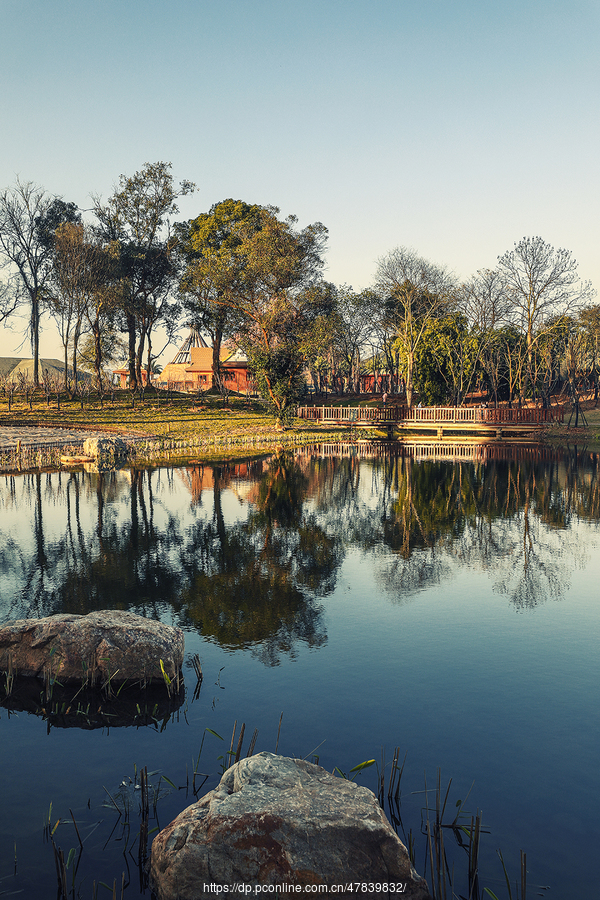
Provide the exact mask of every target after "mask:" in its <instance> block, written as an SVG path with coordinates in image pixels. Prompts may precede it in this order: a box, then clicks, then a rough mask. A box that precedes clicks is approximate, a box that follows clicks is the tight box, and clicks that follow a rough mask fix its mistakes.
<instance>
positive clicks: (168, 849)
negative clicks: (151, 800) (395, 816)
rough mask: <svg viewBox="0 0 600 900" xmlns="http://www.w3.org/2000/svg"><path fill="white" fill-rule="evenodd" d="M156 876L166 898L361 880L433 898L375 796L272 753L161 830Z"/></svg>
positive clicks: (416, 899)
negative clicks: (230, 888) (236, 887)
mask: <svg viewBox="0 0 600 900" xmlns="http://www.w3.org/2000/svg"><path fill="white" fill-rule="evenodd" d="M150 871H151V879H152V882H153V888H154V890H155V892H156V893H157V896H158V897H159V898H160V900H170V898H175V897H177V898H178V900H200V898H203V897H209V896H213V894H214V887H213V886H214V885H223V886H224V885H232V884H240V883H241V884H244V885H285V886H289V885H329V886H332V885H335V886H336V887H337V886H338V885H342V884H344V885H345V884H348V883H350V882H357V881H358V882H365V883H367V884H373V885H377V884H379V885H382V884H385V885H391V884H394V885H399V884H403V885H404V886H405V887H404V890H403V891H402V896H403V897H409V898H411V900H427V898H429V897H430V895H429V893H428V891H427V884H426V882H425V881H424V879H422V878H421V877H420V876H419V875H418V874H417V873H416V872H415V870H414V869H413V867H412V865H411V863H410V860H409V858H408V853H407V850H406V847H405V846H404V844H403V843H402V842H401V841H400V839H399V838H398V836H397V835H396V834H395V832H394V831H393V829H392V827H391V826H390V824H389V822H388V820H387V819H386V817H385V815H384V813H383V810H382V809H381V807H380V806H379V803H378V802H377V798H376V797H375V795H374V794H373V793H372V792H371V791H369V790H367V788H364V787H360V786H359V785H357V784H355V783H354V782H351V781H346V780H344V779H342V778H336V777H334V776H333V775H330V774H329V773H328V772H327V771H325V769H323V768H321V767H320V766H316V765H313V764H312V763H308V762H305V761H304V760H301V759H288V758H286V757H282V756H275V755H274V754H273V753H266V752H263V753H259V754H257V755H256V756H253V757H250V758H249V759H244V760H241V761H240V762H239V763H236V764H235V765H234V766H232V767H231V768H230V769H228V770H227V772H225V774H224V775H223V778H222V779H221V782H220V783H219V785H218V786H217V787H216V788H215V790H213V791H211V792H210V793H208V794H206V796H205V797H203V798H202V799H201V800H199V801H198V802H197V803H194V804H193V805H192V806H189V807H188V808H187V809H185V810H184V811H183V812H182V813H181V814H180V815H179V816H178V817H177V818H176V819H175V820H174V821H173V822H171V824H170V825H168V826H167V828H165V829H163V831H161V832H160V834H159V835H158V836H157V837H156V838H155V840H154V843H153V844H152V851H151V870H150ZM383 890H385V888H384V889H383ZM399 890H400V889H399V888H398V887H395V891H396V892H398V891H399ZM337 892H338V893H343V891H342V890H339V891H337Z"/></svg>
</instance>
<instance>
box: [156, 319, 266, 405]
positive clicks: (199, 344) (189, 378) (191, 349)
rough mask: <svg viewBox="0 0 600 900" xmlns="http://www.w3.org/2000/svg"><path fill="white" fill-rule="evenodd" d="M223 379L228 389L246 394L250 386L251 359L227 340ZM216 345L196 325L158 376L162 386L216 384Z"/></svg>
mask: <svg viewBox="0 0 600 900" xmlns="http://www.w3.org/2000/svg"><path fill="white" fill-rule="evenodd" d="M220 359H221V381H222V384H223V387H224V388H225V390H227V391H235V392H237V393H247V392H248V390H249V388H251V386H250V384H249V381H250V379H249V377H248V360H247V358H246V356H245V355H244V354H243V353H242V352H241V351H240V350H237V349H236V348H235V347H232V346H230V345H229V344H228V343H225V344H223V346H222V347H221V352H220ZM212 365H213V348H212V347H211V346H210V345H209V344H207V343H206V341H205V340H204V338H203V337H202V335H201V334H200V332H199V331H197V330H196V329H195V328H190V332H189V334H188V336H187V338H186V339H185V341H184V343H183V344H182V345H181V347H180V348H179V350H178V351H177V353H176V354H175V356H174V357H173V360H172V361H171V362H170V363H168V364H167V365H166V366H165V367H164V369H163V370H162V372H161V374H160V375H159V377H158V379H157V383H158V386H159V387H162V388H165V389H170V390H174V391H188V392H196V391H207V390H209V389H210V388H211V387H212V386H213V382H214V379H213V368H212Z"/></svg>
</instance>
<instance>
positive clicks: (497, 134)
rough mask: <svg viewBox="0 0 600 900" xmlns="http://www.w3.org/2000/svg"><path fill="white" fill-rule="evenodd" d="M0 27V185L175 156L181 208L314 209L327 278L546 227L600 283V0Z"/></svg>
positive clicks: (418, 4) (71, 181)
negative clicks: (190, 184) (234, 204)
mask: <svg viewBox="0 0 600 900" xmlns="http://www.w3.org/2000/svg"><path fill="white" fill-rule="evenodd" d="M0 42H1V45H0V46H1V52H0V73H1V84H2V90H1V95H0V123H1V128H2V141H1V142H0V187H1V188H4V187H8V186H9V185H11V184H13V183H14V180H15V177H16V176H17V175H18V176H20V178H21V179H22V180H25V181H34V182H36V183H38V184H40V185H42V186H43V187H45V188H46V189H47V190H48V191H49V192H51V193H56V194H59V195H62V196H63V197H64V199H65V200H69V201H74V202H75V203H77V204H78V205H79V206H80V207H82V208H88V207H89V206H90V205H91V203H90V194H92V193H98V194H101V195H102V196H104V197H106V196H108V194H110V192H111V190H112V188H113V186H114V184H115V183H116V181H117V179H118V177H119V175H120V174H121V173H123V174H126V175H131V174H133V173H134V172H135V171H137V170H138V169H139V168H141V166H142V165H143V164H144V163H145V162H147V161H148V162H155V161H158V160H164V161H170V162H172V164H173V174H174V177H175V179H176V180H179V179H182V178H188V179H191V180H192V181H195V182H196V183H197V185H198V191H197V192H196V193H195V194H193V195H192V196H191V197H186V198H184V200H183V202H182V205H181V216H180V218H185V219H187V218H191V217H192V216H195V215H197V214H198V213H200V212H204V211H207V210H208V209H209V207H210V206H211V205H212V204H213V203H215V202H218V201H220V200H223V199H225V198H227V197H233V198H236V199H243V200H246V201H248V202H252V203H262V204H273V205H276V206H279V207H280V209H281V211H282V213H283V214H284V215H288V214H289V213H295V214H296V215H298V217H299V220H300V225H301V226H304V225H307V224H309V223H310V222H314V221H321V222H323V223H324V224H325V225H326V226H327V227H328V229H329V232H330V239H329V252H328V256H327V263H328V266H327V270H326V272H325V277H327V278H328V279H329V280H331V281H334V282H335V283H337V284H341V283H347V284H351V285H353V286H354V288H355V289H360V288H363V287H367V286H368V285H369V284H370V283H371V282H372V279H373V276H374V272H375V264H376V260H377V258H378V257H379V256H381V255H383V254H385V253H386V252H387V251H389V250H391V249H392V248H393V247H396V246H399V245H407V246H410V247H414V248H415V249H416V250H417V251H418V252H419V253H420V254H421V255H423V256H425V257H428V258H430V259H431V260H433V261H435V262H437V263H443V264H446V265H447V266H449V267H450V268H451V269H453V270H454V272H455V273H456V274H457V275H458V276H459V277H461V278H467V277H468V276H469V275H471V274H473V273H474V272H475V271H476V270H477V269H480V268H485V267H492V266H494V265H495V262H496V259H497V257H498V255H500V254H502V253H503V252H504V251H506V250H508V249H511V248H512V246H513V244H514V243H515V242H516V241H518V240H520V238H522V237H523V236H524V235H534V234H539V235H541V236H542V237H543V238H544V239H545V240H547V241H549V242H550V243H552V244H553V245H554V246H555V247H566V248H567V249H569V250H572V251H573V253H574V255H575V256H576V258H577V259H578V261H579V264H580V274H581V275H582V276H583V277H584V278H586V279H588V278H589V279H591V280H592V281H593V282H594V284H595V286H596V287H597V288H600V262H599V259H598V247H599V240H598V239H599V229H598V224H599V208H600V203H599V201H600V196H599V195H600V190H599V187H600V169H599V165H598V144H599V137H600V115H599V108H598V106H599V104H598V97H599V88H600V54H599V52H598V47H599V46H600V4H599V3H598V2H597V0H519V2H515V0H502V2H491V0H489V2H486V0H293V2H292V0H219V2H215V0H170V2H166V0H161V2H159V0H143V2H142V0H118V2H114V0H96V2H92V0H51V2H48V0H43V2H42V0H26V2H23V0H0ZM19 341H20V336H19V334H18V333H17V329H15V331H14V333H13V334H11V333H10V332H7V331H6V330H3V329H2V326H0V354H1V355H8V354H12V353H14V352H15V351H16V349H17V345H18V343H19ZM59 348H60V344H59V342H58V340H57V338H56V337H55V334H54V328H53V325H52V324H51V322H49V321H47V322H46V323H45V330H44V333H43V334H42V341H41V350H42V355H43V356H55V355H57V353H58V350H59ZM27 353H28V349H27V345H26V346H25V347H24V348H23V349H22V351H21V352H20V354H19V355H27Z"/></svg>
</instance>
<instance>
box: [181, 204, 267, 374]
mask: <svg viewBox="0 0 600 900" xmlns="http://www.w3.org/2000/svg"><path fill="white" fill-rule="evenodd" d="M242 224H244V225H245V230H246V231H247V230H248V229H252V227H253V226H254V227H256V228H258V227H260V207H259V206H256V205H250V204H248V203H244V202H243V201H242V200H232V199H229V200H223V201H221V203H215V204H213V206H211V208H210V210H209V212H208V213H202V214H201V215H199V216H197V218H195V219H192V220H190V221H189V222H186V223H179V224H177V225H176V226H175V233H176V235H177V238H178V253H179V254H180V256H181V258H182V260H183V272H182V274H181V277H180V280H179V291H180V293H181V294H182V295H183V297H184V298H185V300H184V302H185V306H186V309H187V310H188V312H189V314H190V316H191V320H192V323H193V324H194V325H195V326H196V327H197V328H198V329H199V330H202V331H206V332H207V333H208V334H209V335H210V337H211V340H212V347H213V362H212V370H213V383H214V384H216V385H218V386H219V387H220V386H221V345H222V342H223V339H224V337H230V336H231V335H232V334H233V332H234V331H235V325H236V324H237V322H238V319H239V315H238V313H237V311H236V310H235V309H233V308H232V307H231V306H230V305H229V304H228V303H227V296H228V292H229V291H230V290H231V289H232V287H234V284H235V279H236V276H237V272H236V268H235V265H232V260H233V257H234V256H235V252H236V250H238V249H239V247H240V245H241V242H242V237H241V234H240V226H241V225H242Z"/></svg>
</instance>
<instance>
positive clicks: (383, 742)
mask: <svg viewBox="0 0 600 900" xmlns="http://www.w3.org/2000/svg"><path fill="white" fill-rule="evenodd" d="M599 465H600V463H599V458H598V456H597V455H596V454H590V453H586V452H584V451H581V450H577V448H574V449H572V450H570V451H561V450H552V449H550V448H544V447H538V446H535V445H520V446H517V447H514V448H511V447H510V446H508V445H503V444H497V445H483V446H481V447H477V446H473V445H464V446H461V445H453V444H443V445H429V446H427V445H424V446H415V447H412V448H411V447H409V446H404V447H403V446H402V445H398V444H394V443H390V444H385V443H383V444H368V443H359V444H348V445H335V446H325V445H324V446H315V447H310V448H305V449H304V450H301V451H299V452H297V453H295V454H293V455H292V454H284V453H281V454H279V455H276V456H273V457H271V458H268V459H260V460H254V461H248V462H244V463H236V464H230V465H222V466H214V467H211V466H208V465H202V464H201V463H197V464H196V463H189V464H188V465H186V466H185V467H182V468H155V469H144V470H134V469H123V470H120V471H116V472H110V473H104V474H98V473H94V472H92V471H90V472H86V471H73V472H64V471H63V472H42V473H33V474H31V473H29V474H11V475H1V476H0V511H1V512H0V622H6V621H8V620H11V619H16V618H23V617H37V616H45V615H50V614H53V613H59V612H74V613H87V612H90V611H91V610H95V609H105V608H115V609H117V608H118V609H130V610H132V611H134V612H137V613H139V614H142V615H146V616H149V617H152V618H157V619H160V620H162V621H163V622H166V623H168V624H176V625H178V626H180V627H181V628H182V629H183V630H184V631H185V639H186V660H185V666H184V677H185V692H184V693H182V694H181V696H180V697H179V698H178V699H177V700H176V701H175V700H173V701H171V702H170V703H169V701H168V699H167V698H165V697H164V695H163V696H161V697H160V698H158V699H155V698H151V700H149V701H148V702H146V705H145V706H144V705H143V704H144V702H145V701H141V703H142V705H141V706H140V700H139V698H137V699H135V700H134V701H133V700H132V701H131V702H130V705H129V707H128V708H127V702H128V701H127V698H126V697H125V695H124V696H123V697H119V698H113V701H112V704H113V705H112V706H111V702H108V703H107V704H105V705H104V706H102V709H101V710H100V712H98V711H97V710H96V709H95V708H90V705H89V704H88V706H87V707H86V708H85V709H83V708H80V709H79V711H78V714H77V715H75V714H74V712H73V708H72V707H73V705H74V701H73V699H72V698H71V699H68V698H67V700H61V695H60V693H59V692H57V694H55V695H54V696H53V697H52V698H46V699H45V700H44V698H40V700H39V701H37V700H36V697H34V698H33V700H32V699H31V696H29V697H28V699H27V698H25V694H23V696H21V695H20V694H19V692H16V693H15V695H14V696H12V695H11V697H8V698H7V699H5V700H4V703H3V706H0V739H1V740H0V760H1V767H0V779H1V782H0V783H1V796H2V812H3V814H2V817H1V818H0V896H1V895H2V894H3V892H5V893H6V894H7V895H10V894H11V892H13V891H22V892H23V896H25V897H35V898H36V900H45V898H52V900H54V898H55V897H56V892H57V881H56V872H55V864H54V856H53V849H52V843H51V841H50V839H49V838H50V833H51V832H52V837H53V840H54V842H55V844H56V846H57V847H60V848H61V849H62V851H63V853H64V856H65V859H66V860H67V861H69V851H70V850H71V849H73V853H71V854H70V857H71V859H70V861H69V866H68V870H67V876H68V884H69V889H71V887H74V891H75V893H74V896H76V897H78V896H79V897H82V898H91V897H92V896H93V890H94V882H96V889H97V892H98V893H97V896H98V897H102V896H106V897H109V896H111V895H112V886H113V882H114V881H116V883H117V890H118V892H119V893H118V896H120V890H121V883H122V879H123V878H124V881H125V885H126V886H125V892H124V896H125V897H128V898H134V897H138V896H144V895H145V896H147V897H149V896H150V895H149V892H148V890H147V889H146V887H145V884H144V880H143V878H142V877H141V876H140V872H139V868H138V844H137V839H138V831H139V827H140V819H139V811H138V807H139V790H138V782H139V772H140V770H141V769H142V768H143V767H145V766H146V767H147V768H148V772H149V773H150V775H149V780H150V785H151V791H150V797H151V801H152V802H151V822H150V828H151V829H152V828H162V827H164V826H165V825H167V824H168V822H169V821H170V820H171V819H172V818H173V817H174V816H175V815H176V814H177V813H178V812H179V811H180V810H181V809H183V808H184V807H185V806H187V805H189V804H190V803H191V802H193V800H194V794H193V788H194V787H195V788H196V789H198V788H199V786H200V784H201V783H202V782H204V786H203V787H202V789H201V791H200V793H204V792H205V791H206V790H208V789H210V788H212V787H213V786H214V785H215V784H216V782H217V781H218V779H219V777H220V772H221V769H222V767H223V765H224V764H225V762H226V761H227V760H228V754H227V751H228V750H229V748H230V745H231V742H232V732H233V729H234V723H237V725H236V729H237V730H236V736H235V741H234V749H235V747H236V746H237V741H238V735H239V731H240V727H241V725H242V723H245V734H244V740H243V745H242V755H246V752H247V749H248V746H249V742H250V740H251V737H252V735H253V733H254V731H255V729H257V730H258V735H257V736H256V747H255V750H256V751H260V750H271V751H274V750H275V748H276V746H277V748H278V752H279V753H282V754H284V755H289V756H299V757H306V758H308V759H313V758H315V759H316V758H318V761H319V762H320V764H321V765H323V766H325V767H326V768H327V769H328V770H330V771H332V770H334V768H336V767H338V769H339V770H341V771H343V772H345V773H349V771H350V769H352V768H353V767H354V766H356V765H357V764H359V763H361V762H362V761H366V760H370V759H375V760H376V762H377V765H376V766H375V765H374V766H371V767H370V768H366V769H364V770H363V771H362V772H360V773H359V774H358V775H357V780H358V781H359V783H361V784H364V785H366V786H367V787H370V788H371V789H372V790H375V791H376V792H377V790H378V774H380V773H381V772H382V770H383V772H384V774H385V788H384V801H385V803H386V812H388V814H389V815H390V816H391V817H392V818H393V819H394V820H395V822H396V825H397V827H398V830H399V834H400V836H401V837H402V839H403V840H404V841H405V843H406V842H407V841H408V839H409V834H410V840H411V841H412V839H413V838H414V840H415V854H416V855H415V862H416V867H417V869H418V870H419V872H420V873H421V874H425V876H426V877H427V878H428V879H429V868H428V862H427V859H426V841H425V839H424V838H423V836H422V829H423V822H424V819H425V814H424V812H423V810H424V808H425V806H426V802H427V803H428V804H429V806H430V807H431V806H432V805H433V804H434V803H435V787H436V782H437V780H438V772H439V773H440V774H439V778H440V784H441V787H442V792H443V793H445V791H446V787H447V785H448V782H449V781H450V779H451V780H452V781H451V785H450V789H449V793H448V809H449V810H450V812H449V813H448V814H447V815H446V820H447V821H452V819H453V818H454V816H455V814H456V812H457V811H458V810H459V807H457V805H456V804H457V801H461V800H462V801H463V802H464V816H463V817H461V819H460V821H459V824H464V825H466V826H467V827H469V826H470V820H471V815H476V814H477V812H478V811H481V815H482V822H483V829H484V832H485V833H484V834H483V836H482V842H481V851H480V880H479V887H480V889H482V888H483V887H489V888H490V889H491V890H493V891H494V892H495V893H496V894H497V895H498V897H501V898H503V897H507V896H508V894H507V890H506V884H505V882H504V875H503V872H502V866H501V863H500V860H499V858H498V856H497V853H496V850H497V848H501V851H502V854H503V858H504V861H505V864H506V867H507V869H508V872H509V875H510V877H511V880H512V883H513V885H514V884H515V882H516V881H517V880H518V879H519V878H520V874H519V871H520V870H519V866H520V851H521V850H524V851H525V852H526V854H527V885H528V886H527V896H528V897H535V896H538V895H542V896H546V897H548V898H549V900H552V898H555V900H556V898H567V897H575V896H578V897H579V896H581V897H592V896H594V895H595V893H596V891H597V872H596V866H595V863H594V861H595V849H596V847H595V844H596V840H595V839H596V835H597V823H596V803H597V802H598V800H599V799H600V792H599V776H598V758H599V751H600V703H599V696H598V694H599V685H600V655H599V653H598V639H599V637H600V603H599V593H600V591H599V585H600V555H599V553H598V547H599V537H600V534H599V518H600V480H599ZM195 654H197V655H198V657H199V658H200V661H201V665H202V670H203V673H204V680H203V682H202V685H201V686H199V685H197V679H196V675H195V672H194V668H193V665H192V657H193V656H194V655H195ZM198 687H199V690H198V689H197V688H198ZM57 691H58V688H57ZM5 692H6V691H5V683H4V680H2V681H0V698H1V697H4V695H5ZM36 692H38V693H39V686H38V687H36V691H35V692H34V693H36ZM30 694H31V692H30ZM121 701H123V702H122V703H121ZM78 702H79V701H78ZM36 703H37V708H36ZM119 703H121V705H120V706H119ZM32 704H33V705H32ZM281 714H283V715H282V718H281V719H280V717H281ZM111 716H112V718H111ZM103 717H104V718H103ZM207 729H208V730H207ZM219 736H220V737H219ZM221 738H222V739H221ZM396 747H398V748H399V753H400V763H401V762H402V760H403V759H404V757H405V755H406V762H405V766H404V770H403V774H402V779H401V793H400V797H399V799H400V803H399V804H394V803H392V807H391V808H390V807H389V805H388V802H387V796H386V795H387V789H388V788H387V785H388V784H389V776H390V769H391V763H392V757H393V754H394V750H395V748H396ZM201 748H202V750H201V755H200V758H199V753H200V749H201ZM194 770H197V774H196V778H195V780H194V774H193V773H194ZM425 784H426V785H427V791H428V793H427V801H426V798H425V793H424V788H425ZM469 791H470V793H469ZM157 792H158V797H157V796H156V794H157ZM467 795H468V796H467ZM154 801H155V802H154ZM73 818H74V820H75V823H76V825H77V829H78V831H79V834H80V836H81V838H82V841H83V850H82V851H81V852H79V840H78V835H77V833H76V829H75V825H74V824H73ZM58 819H60V822H59V824H58V825H57V826H56V828H55V823H56V822H57V820H58ZM461 834H462V839H463V840H464V839H465V835H464V832H458V833H457V834H456V835H454V833H453V832H452V830H451V829H448V830H447V833H446V834H445V835H444V842H445V844H446V846H447V850H448V854H449V858H450V859H451V860H452V863H453V864H454V866H455V871H456V873H457V874H456V882H455V884H456V885H457V887H456V890H457V893H458V891H459V890H462V891H464V890H465V888H464V873H465V872H466V853H465V850H464V848H461V847H460V846H459V843H457V840H456V837H459V838H460V835H461ZM453 835H454V836H453ZM123 873H124V875H123ZM99 882H103V883H104V884H105V885H108V886H109V887H110V890H111V893H109V891H108V890H107V889H106V887H102V886H98V884H99ZM513 896H516V893H515V888H514V886H513Z"/></svg>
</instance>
